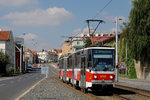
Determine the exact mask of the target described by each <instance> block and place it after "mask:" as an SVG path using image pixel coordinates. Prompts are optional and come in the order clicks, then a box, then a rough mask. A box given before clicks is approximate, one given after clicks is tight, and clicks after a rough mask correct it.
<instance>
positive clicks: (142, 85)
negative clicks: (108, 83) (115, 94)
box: [116, 77, 150, 91]
mask: <svg viewBox="0 0 150 100" xmlns="http://www.w3.org/2000/svg"><path fill="white" fill-rule="evenodd" d="M116 84H118V85H123V86H128V87H133V88H137V89H143V90H147V91H150V80H144V79H127V78H121V77H119V82H118V83H116Z"/></svg>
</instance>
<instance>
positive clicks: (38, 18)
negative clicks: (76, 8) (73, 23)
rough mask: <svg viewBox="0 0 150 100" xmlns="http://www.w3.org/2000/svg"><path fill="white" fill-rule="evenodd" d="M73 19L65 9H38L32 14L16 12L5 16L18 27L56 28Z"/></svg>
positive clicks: (4, 17)
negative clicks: (46, 26) (43, 26)
mask: <svg viewBox="0 0 150 100" xmlns="http://www.w3.org/2000/svg"><path fill="white" fill-rule="evenodd" d="M72 18H73V14H72V13H71V12H69V11H67V10H65V9H64V8H57V7H53V8H48V9H46V10H43V9H36V10H34V11H31V12H15V13H9V14H7V15H5V16H3V19H5V20H10V21H11V23H12V24H13V25H16V26H41V25H48V26H56V25H60V24H61V23H62V22H64V21H67V20H70V19H72Z"/></svg>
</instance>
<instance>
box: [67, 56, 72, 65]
mask: <svg viewBox="0 0 150 100" xmlns="http://www.w3.org/2000/svg"><path fill="white" fill-rule="evenodd" d="M68 68H72V57H71V56H70V57H69V65H68Z"/></svg>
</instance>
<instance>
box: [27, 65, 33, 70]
mask: <svg viewBox="0 0 150 100" xmlns="http://www.w3.org/2000/svg"><path fill="white" fill-rule="evenodd" d="M27 71H28V72H29V71H32V65H31V64H28V65H27Z"/></svg>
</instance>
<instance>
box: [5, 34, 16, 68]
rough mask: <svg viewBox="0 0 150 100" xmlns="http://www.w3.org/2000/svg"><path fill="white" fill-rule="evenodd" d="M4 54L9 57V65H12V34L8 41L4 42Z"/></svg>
mask: <svg viewBox="0 0 150 100" xmlns="http://www.w3.org/2000/svg"><path fill="white" fill-rule="evenodd" d="M6 54H7V55H8V56H9V60H10V64H11V65H12V66H13V65H14V56H15V55H14V39H13V35H12V33H10V35H9V40H7V41H6Z"/></svg>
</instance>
